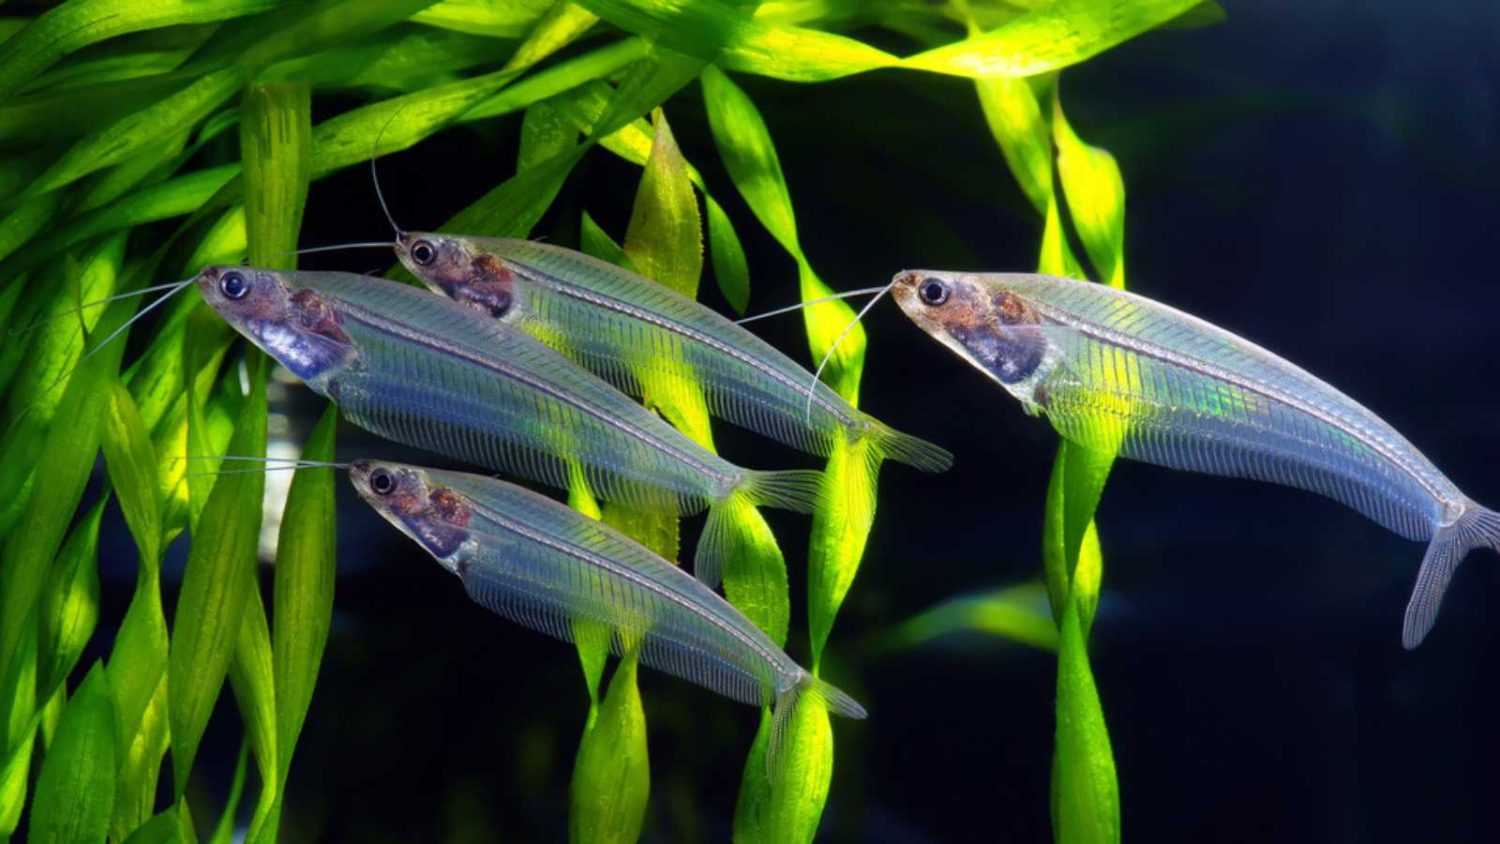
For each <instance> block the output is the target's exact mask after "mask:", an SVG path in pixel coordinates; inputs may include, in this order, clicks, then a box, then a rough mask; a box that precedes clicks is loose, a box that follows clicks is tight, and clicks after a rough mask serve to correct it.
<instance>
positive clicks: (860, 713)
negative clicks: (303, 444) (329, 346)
mask: <svg viewBox="0 0 1500 844" xmlns="http://www.w3.org/2000/svg"><path fill="white" fill-rule="evenodd" d="M349 478H350V481H351V482H352V483H353V484H354V488H355V489H356V490H357V491H358V492H359V494H360V496H361V497H362V498H364V500H365V501H366V502H368V503H369V505H370V506H371V507H373V508H374V509H375V510H376V511H377V512H379V513H380V515H382V516H384V517H385V519H386V520H387V521H389V522H390V523H391V524H393V525H395V526H396V527H398V528H400V529H401V531H402V532H403V533H405V534H406V535H407V536H409V537H411V538H412V539H413V540H415V541H416V542H417V544H419V545H421V546H422V547H423V548H424V549H425V550H426V551H427V553H429V554H431V555H432V556H433V558H434V559H436V560H437V561H438V563H440V564H441V565H442V566H443V568H445V569H447V570H448V571H450V572H452V573H453V574H455V575H457V576H458V578H459V579H460V580H462V581H463V584H464V589H465V590H466V591H467V592H468V593H469V597H470V598H473V599H474V601H475V602H476V603H478V604H480V605H482V606H484V607H486V608H488V609H490V610H491V611H493V612H495V613H497V614H499V615H501V616H504V617H505V618H508V619H510V620H511V621H514V622H516V623H518V624H522V625H524V626H526V627H529V628H531V629H533V630H536V631H539V632H542V633H545V634H547V635H549V636H553V637H555V638H558V639H563V640H566V641H572V640H573V637H574V631H575V625H578V624H592V625H598V626H600V627H602V628H604V629H605V630H607V631H608V632H609V635H610V638H609V642H610V647H611V650H613V651H614V653H615V654H617V655H622V654H629V653H638V654H639V655H640V659H641V662H643V663H645V664H646V665H649V666H651V667H653V668H656V669H659V670H661V671H665V672H667V673H669V674H674V675H676V676H678V677H681V678H683V679H685V680H688V681H690V682H693V683H697V684H698V685H700V686H704V687H706V688H709V689H712V690H713V691H716V692H718V693H719V694H722V695H725V696H726V697H729V698H732V699H734V700H737V701H740V702H742V703H749V704H753V705H756V706H774V710H775V712H774V716H775V717H774V721H773V724H774V725H775V727H774V731H773V736H784V735H785V730H784V729H783V728H782V725H783V724H784V723H785V719H786V718H787V717H788V715H789V714H790V713H791V711H792V709H793V707H794V706H795V704H796V702H797V701H798V699H799V698H801V697H803V696H806V695H816V696H817V697H819V698H821V699H822V700H823V701H824V702H825V703H826V704H827V706H828V707H829V709H830V710H831V711H833V712H835V713H837V714H839V715H844V716H847V717H850V718H864V717H865V710H864V708H863V707H861V706H860V705H859V704H858V703H856V702H855V701H854V700H853V699H852V698H850V697H849V696H848V695H846V694H844V693H843V692H841V691H839V690H838V689H836V688H834V687H833V686H831V685H828V684H827V683H824V682H823V681H821V680H819V679H817V678H815V677H813V676H812V675H811V674H809V673H808V672H807V671H806V670H805V669H803V668H802V666H800V665H798V664H797V663H796V662H794V661H793V660H792V658H791V657H789V656H787V655H786V653H785V652H784V651H783V650H782V649H781V648H779V647H777V646H776V644H775V643H774V642H772V641H771V640H770V639H769V638H768V637H767V636H766V634H765V633H763V632H761V630H760V628H758V627H756V626H755V624H754V623H752V622H751V621H750V620H749V619H748V618H746V617H745V616H744V614H743V613H741V612H740V611H739V610H737V609H735V608H734V607H733V606H731V605H730V604H729V602H728V601H725V600H724V599H723V598H721V597H719V596H718V594H716V593H715V592H714V591H713V590H712V589H709V588H708V587H707V586H704V585H703V584H702V583H700V582H699V581H697V580H694V579H693V578H692V577H691V576H689V575H687V574H685V573H684V572H683V571H682V570H681V569H679V568H677V567H676V566H674V565H672V564H671V563H669V562H667V561H666V560H665V559H662V558H661V557H659V556H657V555H656V554H655V553H654V552H652V551H650V550H649V549H647V548H646V547H645V546H643V545H640V544H639V543H637V542H635V541H634V540H632V539H630V538H629V537H627V536H625V535H624V534H622V533H620V532H619V531H616V530H615V529H613V528H611V527H610V526H608V525H606V524H604V523H603V522H599V521H596V520H594V519H591V518H589V517H587V516H585V515H583V514H582V513H579V512H578V511H576V510H574V509H572V508H570V507H567V506H566V505H563V504H561V503H559V502H557V501H553V500H552V499H550V498H547V497H546V496H543V495H538V494H537V493H535V492H531V491H530V490H526V489H522V488H521V487H518V486H515V485H514V484H509V483H505V482H504V481H499V480H495V479H493V478H488V477H484V476H480V475H469V474H463V473H459V472H441V471H437V470H435V469H423V468H419V467H415V466H407V465H402V464H399V463H387V462H380V461H368V460H359V461H355V462H353V463H352V464H350V467H349ZM778 744H779V741H778V740H777V739H776V738H773V740H772V747H773V748H774V747H776V746H777V745H778Z"/></svg>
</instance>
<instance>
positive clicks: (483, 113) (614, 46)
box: [0, 38, 651, 121]
mask: <svg viewBox="0 0 1500 844" xmlns="http://www.w3.org/2000/svg"><path fill="white" fill-rule="evenodd" d="M650 49H651V45H650V44H648V43H647V42H646V41H645V39H642V38H625V39H622V40H620V41H615V42H613V43H611V44H607V45H605V46H603V47H599V48H598V49H595V50H591V51H589V52H587V53H584V54H582V55H580V56H576V57H574V58H570V59H568V60H566V61H562V62H558V63H557V64H555V65H552V66H550V67H547V68H543V69H541V70H538V71H537V72H536V73H533V74H531V75H529V76H527V77H526V78H524V79H521V80H519V81H517V82H516V83H515V84H514V85H510V86H509V87H507V88H505V89H504V90H502V91H499V92H497V93H494V94H491V95H490V96H488V97H487V98H485V99H484V100H483V101H482V102H480V103H479V104H478V105H476V106H474V107H473V108H471V109H469V110H468V111H467V112H464V114H463V116H462V118H461V119H462V120H464V121H473V120H484V119H487V118H490V117H497V116H499V115H502V114H510V113H511V112H516V111H520V110H521V109H524V108H527V107H528V106H531V105H532V104H534V103H538V102H541V101H542V100H545V99H548V98H550V97H555V96H557V95H558V94H561V93H563V92H564V91H570V90H572V89H574V88H576V87H578V86H579V85H582V84H584V83H586V82H590V81H592V80H595V79H603V78H605V77H607V76H610V75H612V74H614V73H615V72H616V71H618V70H620V69H621V68H623V67H625V66H626V65H629V64H631V63H632V62H636V61H639V60H641V59H643V58H645V57H646V55H647V54H648V53H649V52H650ZM0 114H3V112H0Z"/></svg>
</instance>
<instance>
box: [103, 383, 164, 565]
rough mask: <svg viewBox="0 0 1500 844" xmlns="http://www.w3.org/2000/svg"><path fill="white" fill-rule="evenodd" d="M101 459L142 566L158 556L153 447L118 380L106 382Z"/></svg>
mask: <svg viewBox="0 0 1500 844" xmlns="http://www.w3.org/2000/svg"><path fill="white" fill-rule="evenodd" d="M103 445H104V461H105V466H106V467H108V469H109V480H110V485H111V486H112V487H113V488H114V491H115V495H116V497H118V498H119V501H120V510H121V511H122V512H123V513H124V514H125V524H126V525H127V526H129V528H130V533H131V536H133V537H134V538H135V545H136V547H137V548H139V549H140V552H141V560H142V565H143V566H150V567H153V568H154V567H155V566H156V564H157V561H158V560H159V559H161V539H162V522H161V485H160V483H159V481H158V479H157V476H156V465H157V463H156V450H155V449H154V448H153V447H152V445H151V439H150V437H149V436H148V434H147V432H146V423H145V421H144V420H143V419H141V413H140V410H139V409H137V407H136V404H135V400H134V399H132V398H131V397H130V391H129V390H127V389H126V388H125V385H123V384H121V383H120V382H119V381H115V382H114V383H113V384H111V385H110V391H109V404H108V406H107V407H106V409H105V415H104V439H103Z"/></svg>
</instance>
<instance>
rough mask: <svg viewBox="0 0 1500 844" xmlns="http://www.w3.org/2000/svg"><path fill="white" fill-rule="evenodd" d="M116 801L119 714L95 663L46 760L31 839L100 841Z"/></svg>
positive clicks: (64, 843)
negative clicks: (116, 714) (117, 714)
mask: <svg viewBox="0 0 1500 844" xmlns="http://www.w3.org/2000/svg"><path fill="white" fill-rule="evenodd" d="M114 799H115V712H114V706H113V704H111V702H110V694H109V679H108V677H107V676H106V675H105V673H104V669H103V667H102V666H100V665H97V664H96V665H95V666H94V667H93V669H91V670H90V671H89V673H88V676H87V677H85V678H84V681H83V684H82V685H80V686H79V687H78V691H77V692H76V693H75V694H74V695H73V698H72V700H70V701H68V705H67V708H66V709H64V710H63V715H62V722H61V723H60V724H59V725H58V728H57V736H56V738H55V739H54V740H53V742H52V747H51V748H50V749H49V750H48V752H47V754H46V756H45V757H44V758H43V760H42V773H41V775H40V776H39V777H38V778H37V783H36V797H35V798H34V799H33V801H32V804H31V820H30V825H29V827H28V832H29V835H28V839H29V840H30V841H33V842H36V844H52V843H53V842H57V844H73V842H77V841H101V840H103V839H104V836H105V833H106V832H108V830H109V816H110V811H111V809H112V806H113V803H114Z"/></svg>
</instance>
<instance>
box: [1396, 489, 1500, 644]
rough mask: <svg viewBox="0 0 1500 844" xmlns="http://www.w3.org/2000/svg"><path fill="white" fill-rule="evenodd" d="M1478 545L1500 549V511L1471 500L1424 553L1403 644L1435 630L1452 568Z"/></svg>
mask: <svg viewBox="0 0 1500 844" xmlns="http://www.w3.org/2000/svg"><path fill="white" fill-rule="evenodd" d="M1475 548H1491V549H1493V550H1495V551H1497V552H1500V513H1496V512H1495V511H1493V510H1487V509H1485V508H1483V507H1481V506H1479V505H1478V504H1474V503H1472V502H1470V504H1469V505H1468V508H1467V509H1466V510H1465V511H1464V514H1463V515H1462V516H1459V518H1458V521H1456V522H1454V523H1453V524H1451V525H1448V526H1446V527H1443V528H1440V529H1439V530H1438V532H1437V535H1435V536H1433V537H1432V542H1431V543H1430V544H1429V545H1428V546H1427V554H1426V555H1425V556H1423V557H1422V568H1421V569H1419V570H1418V571H1417V585H1416V588H1415V589H1413V590H1412V593H1411V600H1410V601H1408V602H1407V604H1406V621H1405V623H1404V624H1403V625H1402V629H1401V644H1402V645H1404V646H1405V647H1406V649H1407V650H1411V649H1413V648H1415V647H1416V646H1417V645H1420V644H1422V640H1423V639H1424V638H1426V637H1427V634H1428V632H1429V631H1431V630H1432V625H1433V624H1434V623H1435V622H1436V621H1437V614H1438V608H1439V607H1440V606H1442V603H1443V593H1444V592H1446V591H1447V590H1448V583H1449V581H1451V580H1453V572H1455V571H1456V570H1457V569H1458V564H1459V563H1461V562H1463V560H1464V557H1466V556H1468V553H1469V552H1470V551H1472V550H1474V549H1475Z"/></svg>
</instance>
